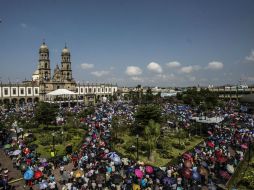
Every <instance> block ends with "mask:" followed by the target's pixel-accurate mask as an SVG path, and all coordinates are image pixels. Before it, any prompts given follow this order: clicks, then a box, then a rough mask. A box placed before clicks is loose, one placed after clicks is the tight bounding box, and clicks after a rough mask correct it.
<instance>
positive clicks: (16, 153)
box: [11, 150, 21, 156]
mask: <svg viewBox="0 0 254 190" xmlns="http://www.w3.org/2000/svg"><path fill="white" fill-rule="evenodd" d="M20 153H21V150H14V151H13V152H12V154H11V155H13V156H17V155H19V154H20Z"/></svg>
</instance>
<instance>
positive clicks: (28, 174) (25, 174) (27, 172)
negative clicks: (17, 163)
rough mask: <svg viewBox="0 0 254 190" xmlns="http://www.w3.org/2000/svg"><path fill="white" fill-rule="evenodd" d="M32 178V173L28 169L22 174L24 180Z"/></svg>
mask: <svg viewBox="0 0 254 190" xmlns="http://www.w3.org/2000/svg"><path fill="white" fill-rule="evenodd" d="M33 176H34V171H33V170H30V169H29V170H27V171H26V172H25V173H24V180H30V179H32V178H33Z"/></svg>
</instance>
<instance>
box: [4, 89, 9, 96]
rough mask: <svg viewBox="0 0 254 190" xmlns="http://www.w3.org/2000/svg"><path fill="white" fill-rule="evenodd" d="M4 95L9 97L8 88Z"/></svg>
mask: <svg viewBox="0 0 254 190" xmlns="http://www.w3.org/2000/svg"><path fill="white" fill-rule="evenodd" d="M4 95H5V96H7V95H9V93H8V88H5V89H4Z"/></svg>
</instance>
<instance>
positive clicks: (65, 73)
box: [32, 42, 76, 94]
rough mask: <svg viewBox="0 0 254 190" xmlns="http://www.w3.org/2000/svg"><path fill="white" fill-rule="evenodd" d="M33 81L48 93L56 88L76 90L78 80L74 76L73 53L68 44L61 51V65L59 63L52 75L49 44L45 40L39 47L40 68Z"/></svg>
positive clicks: (42, 90)
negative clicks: (72, 68) (72, 67)
mask: <svg viewBox="0 0 254 190" xmlns="http://www.w3.org/2000/svg"><path fill="white" fill-rule="evenodd" d="M32 78H33V81H36V82H38V83H39V85H40V89H41V93H43V94H45V93H46V94H47V93H48V92H51V91H53V90H56V89H61V88H64V89H68V90H71V91H75V90H76V82H75V81H74V79H73V77H72V70H71V54H70V51H69V49H68V48H67V46H66V45H65V47H64V48H63V50H62V52H61V66H60V67H59V66H58V64H57V65H56V68H55V69H54V72H53V75H52V77H51V68H50V59H49V49H48V46H47V45H46V44H45V42H43V44H42V45H41V46H40V49H39V63H38V69H37V70H36V71H35V73H34V74H33V77H32Z"/></svg>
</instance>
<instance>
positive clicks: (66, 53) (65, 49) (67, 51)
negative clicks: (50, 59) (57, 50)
mask: <svg viewBox="0 0 254 190" xmlns="http://www.w3.org/2000/svg"><path fill="white" fill-rule="evenodd" d="M62 55H70V50H69V49H68V48H67V47H66V46H65V47H64V48H63V50H62Z"/></svg>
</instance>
